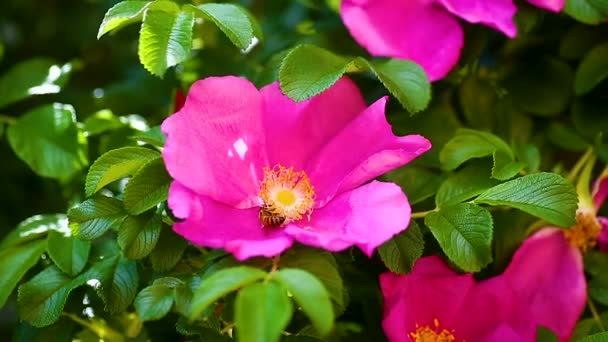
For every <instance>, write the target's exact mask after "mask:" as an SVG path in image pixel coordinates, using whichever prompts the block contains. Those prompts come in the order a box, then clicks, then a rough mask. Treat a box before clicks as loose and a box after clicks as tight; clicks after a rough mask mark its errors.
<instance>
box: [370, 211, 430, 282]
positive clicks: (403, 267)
mask: <svg viewBox="0 0 608 342" xmlns="http://www.w3.org/2000/svg"><path fill="white" fill-rule="evenodd" d="M423 251H424V237H423V235H422V232H421V231H420V227H418V224H417V223H416V221H414V220H412V221H410V226H409V227H408V229H407V230H406V231H404V232H401V233H399V234H397V235H395V236H393V237H392V238H391V239H390V240H388V241H386V242H385V243H383V244H382V245H381V246H380V247H378V254H379V255H380V258H381V259H382V262H384V265H386V267H387V268H388V269H389V270H391V272H393V273H397V274H406V273H410V272H411V271H412V267H414V263H415V262H416V260H418V258H420V257H421V256H422V252H423Z"/></svg>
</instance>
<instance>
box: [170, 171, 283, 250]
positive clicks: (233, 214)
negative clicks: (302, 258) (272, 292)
mask: <svg viewBox="0 0 608 342" xmlns="http://www.w3.org/2000/svg"><path fill="white" fill-rule="evenodd" d="M169 207H170V208H171V209H172V211H173V213H174V215H175V216H177V217H179V218H182V219H185V220H184V221H181V222H177V223H175V224H174V225H173V229H174V230H175V232H176V233H178V234H180V235H181V236H183V237H184V238H185V239H186V240H188V241H190V242H192V243H193V244H195V245H198V246H204V247H211V248H224V249H225V250H226V251H228V252H230V253H232V254H234V256H235V257H236V258H237V259H239V260H244V259H247V258H250V257H253V256H265V257H271V256H274V255H277V254H280V253H281V252H282V251H284V250H286V249H287V248H289V247H290V246H291V245H292V244H293V239H291V238H290V237H289V236H287V235H286V234H284V233H283V231H282V230H280V229H268V228H264V227H262V225H261V224H260V221H259V218H258V213H259V208H257V207H256V208H249V209H236V208H233V207H231V206H228V205H225V204H222V203H219V202H217V201H214V200H212V199H210V198H208V197H205V196H201V195H199V194H196V193H194V192H193V191H191V190H190V189H188V188H187V187H185V186H183V185H182V184H180V183H178V182H173V183H172V184H171V187H170V188H169Z"/></svg>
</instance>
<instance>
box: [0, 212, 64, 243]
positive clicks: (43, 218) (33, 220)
mask: <svg viewBox="0 0 608 342" xmlns="http://www.w3.org/2000/svg"><path fill="white" fill-rule="evenodd" d="M67 227H68V218H67V216H66V215H64V214H47V215H34V216H32V217H28V218H27V219H25V220H23V221H21V223H19V224H18V225H17V227H16V228H15V229H13V230H11V231H10V233H8V234H7V235H6V236H5V237H4V239H3V240H2V241H0V250H2V249H5V248H8V247H10V246H15V245H19V244H22V243H25V242H29V241H32V240H37V239H41V238H43V237H45V236H46V234H48V232H49V231H51V230H64V229H66V228H67Z"/></svg>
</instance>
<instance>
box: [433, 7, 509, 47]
mask: <svg viewBox="0 0 608 342" xmlns="http://www.w3.org/2000/svg"><path fill="white" fill-rule="evenodd" d="M437 2H439V3H441V4H442V5H443V6H444V7H445V8H446V9H447V10H448V11H450V12H451V13H452V14H454V15H456V16H458V17H460V18H462V19H464V20H466V21H468V22H470V23H474V24H476V23H481V24H484V25H487V26H490V27H492V28H494V29H497V30H499V31H502V32H503V33H504V34H505V35H507V36H508V37H510V38H514V37H515V35H516V34H517V27H516V26H515V23H514V22H513V16H515V12H516V11H517V8H516V7H515V4H513V0H491V1H488V0H437Z"/></svg>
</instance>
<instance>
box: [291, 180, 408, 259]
mask: <svg viewBox="0 0 608 342" xmlns="http://www.w3.org/2000/svg"><path fill="white" fill-rule="evenodd" d="M409 221H410V206H409V203H408V201H407V198H406V197H405V195H404V194H403V191H402V190H401V188H399V186H397V185H395V184H393V183H384V182H378V181H373V182H371V183H369V184H366V185H363V186H361V187H359V188H356V189H354V190H352V191H348V192H345V193H342V194H340V195H338V196H336V197H334V198H333V199H332V200H331V201H330V202H329V203H327V205H325V206H324V207H323V208H319V209H316V210H315V211H314V212H313V215H312V217H311V220H310V221H308V220H306V219H303V220H301V221H299V222H295V223H293V224H290V225H288V226H287V227H286V228H285V233H287V234H289V235H290V236H292V237H293V238H295V239H296V240H297V241H299V242H301V243H304V244H306V245H310V246H316V247H320V248H323V249H326V250H329V251H340V250H343V249H345V248H347V247H350V246H352V245H357V246H358V247H359V248H361V250H363V252H365V253H366V254H367V255H371V254H372V253H373V251H374V249H376V247H378V246H379V245H381V244H382V243H384V242H385V241H386V240H388V239H390V238H391V237H392V236H393V235H395V234H397V233H399V232H401V231H403V230H405V229H406V228H407V226H408V224H409Z"/></svg>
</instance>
